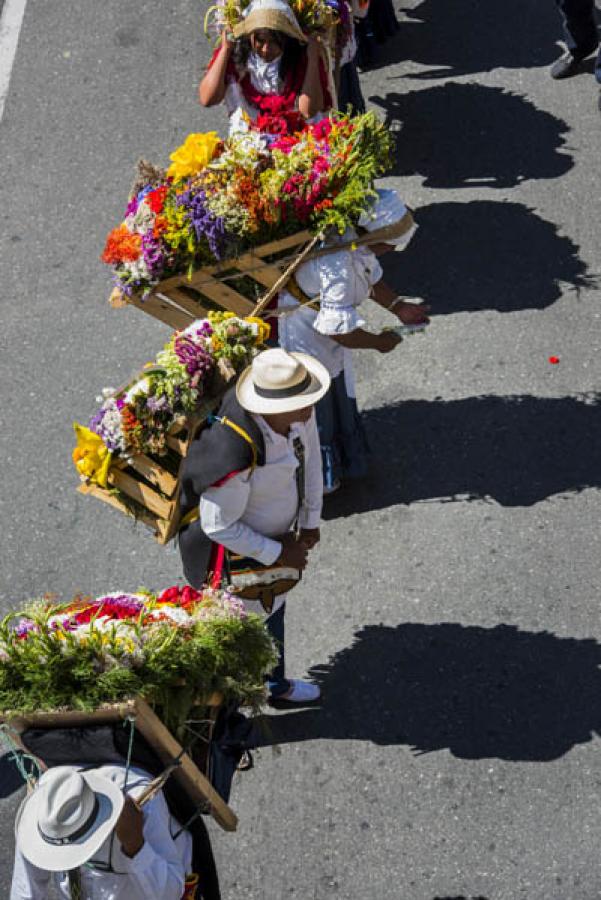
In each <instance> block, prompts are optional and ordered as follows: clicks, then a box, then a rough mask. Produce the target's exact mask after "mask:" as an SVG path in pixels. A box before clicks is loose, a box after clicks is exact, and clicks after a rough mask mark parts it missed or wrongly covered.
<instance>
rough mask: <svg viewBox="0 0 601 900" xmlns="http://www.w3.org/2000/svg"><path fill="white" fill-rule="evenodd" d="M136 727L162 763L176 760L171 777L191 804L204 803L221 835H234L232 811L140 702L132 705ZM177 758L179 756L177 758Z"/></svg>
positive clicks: (169, 733) (150, 711) (166, 730)
mask: <svg viewBox="0 0 601 900" xmlns="http://www.w3.org/2000/svg"><path fill="white" fill-rule="evenodd" d="M136 727H137V728H139V730H140V731H141V732H142V734H143V735H144V737H145V738H146V740H147V741H148V743H149V744H150V745H151V746H152V747H153V748H154V749H155V750H156V751H157V753H158V754H159V756H160V757H162V760H163V762H164V763H169V762H171V760H173V759H179V761H180V765H179V766H178V767H177V769H175V770H174V772H173V777H174V778H177V779H178V781H179V782H180V783H181V784H182V785H183V786H184V787H185V788H186V790H187V792H188V795H189V796H190V798H191V799H192V801H193V802H195V803H198V804H199V805H200V804H201V803H204V802H207V803H208V804H209V807H210V811H211V815H212V816H213V818H214V819H215V821H216V822H217V823H218V824H219V825H221V827H222V828H223V829H224V830H225V831H235V830H236V828H237V825H238V818H237V816H236V814H235V813H234V812H233V810H232V809H231V808H230V807H229V806H228V805H227V803H226V802H225V801H224V800H223V798H222V797H220V796H219V794H218V793H217V791H216V790H215V788H214V787H213V785H212V784H211V782H210V781H209V780H208V778H206V777H205V776H204V775H203V774H202V772H200V771H199V769H198V768H197V766H196V765H195V764H194V763H193V762H192V760H191V759H190V757H189V756H188V754H187V753H183V754H182V747H181V745H180V744H179V743H178V742H177V741H176V739H175V738H174V737H173V735H172V734H171V732H170V731H169V730H168V729H167V728H166V727H165V726H164V725H163V723H162V722H161V720H160V719H159V718H158V716H156V715H155V714H154V712H153V711H152V710H151V708H150V707H149V706H148V704H147V703H145V702H144V700H141V699H138V700H137V701H136ZM180 754H182V755H181V756H180Z"/></svg>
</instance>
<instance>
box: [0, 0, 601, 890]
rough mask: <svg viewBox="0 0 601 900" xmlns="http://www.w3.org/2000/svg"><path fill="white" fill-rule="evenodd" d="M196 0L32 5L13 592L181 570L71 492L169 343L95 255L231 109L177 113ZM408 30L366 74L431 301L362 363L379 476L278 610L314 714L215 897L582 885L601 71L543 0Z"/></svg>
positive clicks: (5, 447)
mask: <svg viewBox="0 0 601 900" xmlns="http://www.w3.org/2000/svg"><path fill="white" fill-rule="evenodd" d="M203 15H204V8H203V6H202V4H200V3H199V2H197V0H183V2H181V3H177V4H175V3H163V2H158V0H153V2H137V3H135V4H134V3H127V4H126V3H121V2H117V0H104V2H102V3H81V4H80V3H72V2H70V0H52V3H49V2H43V0H29V3H28V4H27V8H26V11H25V17H24V21H23V28H22V31H21V35H20V40H19V45H18V49H17V54H16V57H15V65H14V68H13V71H12V77H11V82H10V90H9V93H8V97H7V102H6V107H5V111H4V118H3V120H2V123H1V125H0V160H1V168H0V171H1V178H0V222H1V227H0V239H1V241H2V245H1V260H2V275H1V278H0V292H1V296H2V326H1V328H0V345H1V357H0V386H1V389H2V403H1V405H0V423H1V427H0V442H1V445H0V447H1V449H0V459H1V460H2V476H3V477H2V506H1V535H2V540H1V550H0V553H1V557H0V561H1V566H0V578H1V583H0V599H1V603H2V608H3V609H8V608H10V607H11V605H13V604H15V603H17V602H20V601H22V600H24V599H25V598H27V597H31V596H35V595H39V594H40V593H42V592H45V591H48V590H52V591H56V592H58V593H59V594H61V595H64V596H65V597H68V596H70V595H71V594H72V593H73V592H74V591H76V590H83V591H88V592H92V593H94V592H101V591H107V590H114V589H116V588H124V589H135V588H136V587H138V586H139V585H142V584H143V585H147V586H153V587H154V586H156V587H161V586H165V585H167V584H169V583H173V581H174V580H175V579H177V578H179V577H180V567H179V558H178V556H177V554H176V553H175V552H174V551H172V550H170V549H164V548H160V547H158V545H156V544H155V543H154V542H153V541H152V539H151V538H150V537H149V535H148V534H147V533H146V532H145V531H144V530H143V528H142V527H135V526H134V525H133V524H132V523H131V522H129V521H127V520H126V519H124V518H122V517H120V516H119V515H118V514H117V513H115V512H113V511H112V510H110V509H109V508H108V507H106V508H105V507H104V506H103V505H102V504H99V503H96V502H94V501H92V500H89V499H86V498H83V497H81V496H80V495H78V494H76V493H75V487H76V477H75V473H74V470H73V469H72V465H71V461H70V454H71V448H72V433H71V422H72V420H73V419H77V420H81V421H85V420H86V418H87V417H88V416H89V415H90V414H91V412H92V411H93V409H94V398H95V396H96V395H97V394H98V392H99V389H100V388H102V387H103V386H105V385H109V384H119V383H121V382H123V381H124V379H125V378H126V377H128V376H129V375H130V374H133V373H134V372H135V371H136V370H137V369H138V368H139V367H140V366H141V365H142V364H143V363H144V362H145V361H146V360H147V359H148V358H149V357H150V356H151V355H154V353H155V352H156V350H157V349H158V348H159V346H160V345H161V344H162V342H163V339H164V338H165V337H166V335H167V330H166V329H165V328H163V327H162V326H161V325H159V324H158V323H157V322H155V321H154V320H153V319H151V318H150V317H146V316H144V315H142V314H141V313H139V312H137V311H136V310H133V309H130V310H123V311H114V310H111V309H109V307H108V306H107V303H106V296H107V293H108V290H109V277H108V274H107V271H106V270H105V268H104V267H103V266H102V264H101V263H100V262H99V254H100V252H101V249H102V245H103V240H104V236H105V234H106V232H107V231H108V230H109V229H110V228H111V227H112V226H113V225H114V224H116V223H117V221H118V220H119V217H120V215H121V213H122V209H123V204H124V199H125V196H126V193H127V191H128V188H129V186H130V184H131V182H132V180H133V165H134V163H135V161H136V160H137V159H138V158H139V157H140V156H144V157H145V158H147V159H149V160H155V161H158V162H161V163H164V162H166V157H167V153H168V152H169V151H170V150H172V149H173V148H174V147H175V146H177V145H178V144H179V143H180V142H181V140H183V138H184V137H185V136H186V134H187V133H188V132H189V131H195V130H196V131H197V130H208V129H209V128H214V127H216V128H224V126H225V117H224V113H223V111H222V110H220V109H213V110H209V111H204V110H201V109H200V107H199V106H198V105H197V102H196V94H195V91H196V85H197V82H198V80H199V77H200V75H201V72H202V69H203V66H204V64H205V63H206V60H207V58H208V50H207V45H206V43H205V41H204V38H203V36H202V28H201V26H202V18H203ZM401 19H402V29H401V31H400V33H399V35H398V37H397V38H396V39H394V40H393V41H391V42H390V43H389V44H388V45H386V47H385V48H384V50H383V59H382V62H383V64H382V66H381V67H380V68H378V69H375V70H373V71H370V72H368V73H366V74H365V75H363V76H362V83H363V88H364V92H365V95H366V97H367V98H368V99H369V102H370V105H372V106H373V107H374V108H375V109H378V110H380V111H381V112H382V113H383V114H385V115H387V116H388V117H389V119H390V121H391V122H392V123H393V125H394V127H395V128H396V130H397V138H398V154H397V161H396V166H395V170H394V173H393V174H392V175H391V176H390V178H388V179H387V181H386V183H387V184H389V185H391V186H394V187H396V188H398V189H399V190H400V191H401V193H402V195H403V196H404V197H405V199H406V201H407V202H408V203H409V204H410V205H411V206H413V207H415V208H416V210H417V213H416V217H417V220H418V222H419V223H420V225H421V228H420V231H419V232H418V234H417V236H416V238H415V240H414V241H413V243H412V245H411V247H410V248H409V250H408V251H407V252H406V253H404V254H402V255H400V256H395V257H394V258H392V259H389V260H387V261H386V270H387V276H388V278H389V280H390V281H391V282H392V283H394V284H395V285H397V286H398V288H399V290H401V291H402V292H403V293H405V294H408V295H412V296H421V297H423V298H425V299H426V300H428V301H429V302H431V303H432V306H433V310H434V313H435V314H436V316H435V320H434V322H433V324H432V326H431V329H430V332H429V334H428V335H427V336H421V337H415V338H412V339H411V340H409V341H406V342H405V343H404V344H403V345H402V346H401V347H400V348H399V349H398V350H397V351H395V353H394V354H393V355H389V356H385V357H384V356H377V355H375V354H373V353H372V354H370V353H363V354H362V353H358V354H357V381H358V392H359V399H360V403H361V407H362V409H363V412H364V417H365V423H366V426H367V428H368V431H369V435H370V439H371V442H372V446H373V469H372V473H371V475H370V477H369V478H368V479H367V481H366V482H365V483H364V484H362V485H361V486H358V487H356V488H354V489H350V488H346V489H344V491H342V492H341V493H340V494H339V495H338V496H336V497H334V498H332V499H331V500H330V501H328V505H327V508H326V516H325V517H326V522H325V523H324V527H323V533H322V542H321V546H320V548H319V549H318V550H317V551H315V553H314V554H313V557H312V560H311V562H312V565H311V567H310V570H309V571H308V574H307V577H306V578H305V579H304V580H303V583H302V586H301V587H299V588H298V590H297V591H295V594H294V596H293V598H292V599H291V602H290V604H289V617H288V620H289V630H288V634H289V640H288V655H289V668H290V673H291V674H293V675H298V676H302V675H303V674H304V673H307V672H310V673H312V675H313V677H314V678H316V679H317V680H318V682H319V683H320V684H321V686H322V689H323V703H322V706H321V708H320V709H318V710H310V709H309V710H307V709H305V710H298V711H294V712H289V713H280V712H274V711H272V710H270V711H268V712H267V714H266V717H265V722H264V724H265V731H264V734H265V738H264V743H265V746H264V747H263V748H262V749H261V750H260V751H259V752H258V753H257V754H256V760H255V762H256V765H255V768H254V769H253V770H252V771H251V772H249V773H247V774H244V775H240V776H238V777H237V780H236V782H235V784H234V790H233V796H232V805H233V806H234V808H235V810H236V812H237V813H238V814H239V817H240V827H239V831H238V832H237V833H236V834H233V835H232V834H225V833H224V832H221V831H219V830H218V829H217V828H216V827H211V832H212V835H213V840H214V845H215V851H216V854H217V857H218V863H219V870H220V875H221V880H222V886H223V896H224V900H237V898H243V897H244V898H245V900H284V898H286V900H287V898H298V900H308V898H311V900H329V898H336V900H366V898H368V900H452V898H462V900H474V898H479V900H482V898H485V900H516V898H527V900H593V898H598V897H599V896H601V871H600V865H599V847H600V845H601V822H600V812H599V810H600V805H601V804H600V801H601V754H600V745H599V737H598V733H599V729H600V728H601V675H600V669H599V665H600V663H601V645H600V644H599V643H598V639H599V638H600V637H601V625H600V622H599V615H598V611H599V603H600V599H601V597H600V591H599V581H600V576H599V559H600V556H601V541H600V536H599V514H600V511H601V493H600V488H601V460H600V438H601V414H600V402H601V400H600V395H599V394H596V393H595V392H596V391H599V390H600V388H599V370H600V363H599V358H600V356H599V354H600V352H601V329H600V322H601V318H600V317H601V310H600V307H599V289H598V278H599V265H598V250H597V245H598V239H597V238H598V236H597V231H598V227H599V221H600V220H601V209H600V199H599V198H600V190H599V178H600V175H601V155H600V154H599V138H600V126H601V122H600V117H599V112H598V111H597V106H596V104H597V94H598V89H597V86H596V84H595V82H594V79H593V76H592V74H591V71H592V66H589V67H588V70H587V71H585V72H584V73H583V74H581V75H579V76H578V77H576V78H573V79H571V80H569V81H566V82H562V83H554V82H552V81H551V80H550V78H549V77H548V74H547V67H548V65H549V64H550V63H551V62H552V61H553V59H554V58H555V56H556V55H557V45H556V42H557V40H558V38H559V37H560V24H559V20H558V17H557V13H556V10H555V6H554V4H553V3H552V2H551V0H549V2H547V3H545V2H541V0H503V2H501V0H488V2H487V3H482V2H480V0H458V2H456V3H449V2H445V0H439V2H438V3H435V2H434V0H412V2H410V3H406V4H405V6H404V8H403V9H402V11H401ZM370 315H371V320H370V321H371V324H372V325H373V326H374V327H376V326H378V325H379V324H382V323H383V322H384V321H385V320H384V318H383V316H382V317H378V316H374V315H373V314H370ZM550 356H556V357H559V359H560V362H559V364H556V365H552V364H550V363H549V357H550ZM3 785H4V786H3V788H2V793H3V794H6V793H8V785H7V784H5V783H4V782H3ZM16 800H17V795H12V796H10V797H8V798H6V799H4V800H2V807H1V812H2V815H1V818H0V842H1V857H2V861H1V863H0V896H2V897H7V896H8V885H9V882H10V869H11V854H12V816H13V813H14V808H15V804H16Z"/></svg>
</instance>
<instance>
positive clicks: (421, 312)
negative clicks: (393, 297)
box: [392, 300, 430, 325]
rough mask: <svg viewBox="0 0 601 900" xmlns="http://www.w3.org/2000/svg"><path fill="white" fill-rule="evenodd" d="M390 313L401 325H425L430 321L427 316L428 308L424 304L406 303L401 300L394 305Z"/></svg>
mask: <svg viewBox="0 0 601 900" xmlns="http://www.w3.org/2000/svg"><path fill="white" fill-rule="evenodd" d="M392 312H393V313H394V314H395V316H396V317H397V318H398V319H400V321H401V322H402V323H403V325H427V324H428V322H429V321H430V319H429V318H428V316H427V313H429V312H430V307H429V306H428V305H427V304H426V303H406V302H405V301H404V300H401V301H400V303H395V306H394V309H393V310H392Z"/></svg>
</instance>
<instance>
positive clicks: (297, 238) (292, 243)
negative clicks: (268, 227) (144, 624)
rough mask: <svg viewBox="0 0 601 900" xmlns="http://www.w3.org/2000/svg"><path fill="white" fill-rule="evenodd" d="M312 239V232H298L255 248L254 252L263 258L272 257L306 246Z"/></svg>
mask: <svg viewBox="0 0 601 900" xmlns="http://www.w3.org/2000/svg"><path fill="white" fill-rule="evenodd" d="M312 237H313V235H312V234H311V232H310V231H298V232H297V233H296V234H290V235H288V237H285V238H280V240H278V241H271V242H270V243H269V244H261V245H260V246H259V247H253V251H252V252H253V253H256V255H257V256H261V257H265V256H271V255H272V254H273V253H280V252H281V251H282V250H289V249H290V248H291V247H296V246H300V245H301V244H306V243H307V241H310V240H311V239H312Z"/></svg>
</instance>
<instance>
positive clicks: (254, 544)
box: [200, 412, 323, 566]
mask: <svg viewBox="0 0 601 900" xmlns="http://www.w3.org/2000/svg"><path fill="white" fill-rule="evenodd" d="M253 419H254V420H255V421H256V423H257V425H258V426H259V428H260V429H261V434H262V435H263V439H264V442H265V464H264V465H262V466H256V468H255V469H253V471H252V472H251V471H250V469H245V470H244V471H243V472H239V473H238V474H236V475H233V476H232V477H231V478H228V479H227V480H226V481H225V482H224V483H223V484H221V485H220V486H219V487H210V488H209V489H208V490H206V491H205V492H204V493H203V494H202V496H201V498H200V523H201V527H202V530H203V531H204V533H205V534H206V535H208V537H210V538H211V540H212V541H214V542H215V543H218V544H223V546H224V547H227V549H228V550H231V551H232V553H238V554H240V555H241V556H249V557H250V558H251V559H256V560H257V561H258V562H260V563H262V564H263V565H266V566H270V565H273V563H274V562H275V561H276V559H277V558H278V556H279V555H280V553H281V552H282V544H281V543H280V541H278V540H275V538H276V537H279V536H280V535H282V534H287V533H288V532H289V531H290V530H291V529H292V527H293V525H294V523H295V520H296V515H297V510H298V491H297V486H296V470H297V468H298V459H297V457H296V455H295V453H294V439H295V438H296V437H298V438H300V440H301V441H302V444H303V447H304V450H305V498H304V503H303V505H302V507H301V509H300V511H299V515H298V519H299V526H300V527H301V528H317V527H318V526H319V521H320V518H321V506H322V500H323V479H322V470H321V449H320V446H319V435H318V433H317V423H316V420H315V412H313V413H312V415H311V418H310V419H309V421H308V422H295V423H294V424H293V425H292V426H291V427H290V431H289V433H288V435H287V436H284V435H282V434H277V433H276V432H275V431H273V429H272V428H270V426H269V425H268V424H267V422H266V421H265V419H264V418H263V417H262V416H259V415H253Z"/></svg>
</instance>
